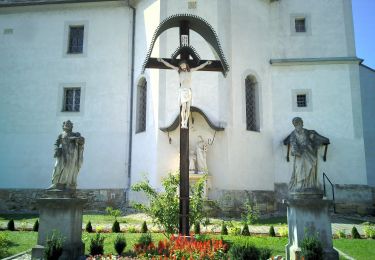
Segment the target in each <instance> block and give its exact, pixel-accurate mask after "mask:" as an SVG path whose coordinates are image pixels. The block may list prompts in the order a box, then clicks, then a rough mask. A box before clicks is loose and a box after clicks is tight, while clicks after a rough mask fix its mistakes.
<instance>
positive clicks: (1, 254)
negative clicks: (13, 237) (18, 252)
mask: <svg viewBox="0 0 375 260" xmlns="http://www.w3.org/2000/svg"><path fill="white" fill-rule="evenodd" d="M10 244H11V242H10V240H9V239H8V237H7V235H6V234H5V233H2V232H0V258H1V259H2V258H5V257H6V256H8V249H9V247H10Z"/></svg>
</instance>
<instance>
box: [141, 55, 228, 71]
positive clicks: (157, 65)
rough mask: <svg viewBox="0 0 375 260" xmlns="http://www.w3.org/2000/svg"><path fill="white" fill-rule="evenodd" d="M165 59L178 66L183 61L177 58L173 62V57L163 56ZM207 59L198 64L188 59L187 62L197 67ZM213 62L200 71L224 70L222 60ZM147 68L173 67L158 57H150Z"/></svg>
mask: <svg viewBox="0 0 375 260" xmlns="http://www.w3.org/2000/svg"><path fill="white" fill-rule="evenodd" d="M163 60H165V61H167V62H168V63H170V64H174V63H175V64H174V65H176V66H178V63H179V62H180V61H181V59H176V60H175V62H173V60H172V59H168V58H163ZM206 61H207V60H200V61H199V63H198V64H194V62H193V61H192V60H187V63H188V64H189V66H190V67H196V66H199V65H201V64H203V63H205V62H206ZM211 62H212V63H211V64H210V65H207V66H205V67H204V68H203V69H200V70H199V71H217V72H221V71H222V66H221V62H220V61H218V60H211ZM146 68H149V69H167V70H170V69H171V68H169V67H167V66H165V65H164V64H163V63H161V62H158V61H157V59H156V58H150V59H149V60H148V63H147V65H146Z"/></svg>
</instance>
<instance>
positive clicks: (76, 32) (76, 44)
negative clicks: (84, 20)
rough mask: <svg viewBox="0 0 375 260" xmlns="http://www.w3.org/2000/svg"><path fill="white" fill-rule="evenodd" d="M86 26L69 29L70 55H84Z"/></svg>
mask: <svg viewBox="0 0 375 260" xmlns="http://www.w3.org/2000/svg"><path fill="white" fill-rule="evenodd" d="M83 35H84V26H70V27H69V42H68V53H70V54H77V53H83Z"/></svg>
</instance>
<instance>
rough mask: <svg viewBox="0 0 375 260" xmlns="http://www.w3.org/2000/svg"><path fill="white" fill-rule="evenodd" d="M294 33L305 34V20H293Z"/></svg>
mask: <svg viewBox="0 0 375 260" xmlns="http://www.w3.org/2000/svg"><path fill="white" fill-rule="evenodd" d="M294 24H295V28H296V32H306V19H305V18H296V19H295V20H294Z"/></svg>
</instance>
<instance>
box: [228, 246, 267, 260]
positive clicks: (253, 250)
mask: <svg viewBox="0 0 375 260" xmlns="http://www.w3.org/2000/svg"><path fill="white" fill-rule="evenodd" d="M228 253H229V257H230V259H236V260H252V259H254V260H258V259H260V250H259V249H258V248H257V247H255V246H254V245H253V244H233V245H232V246H231V247H230V249H229V252H228Z"/></svg>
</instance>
